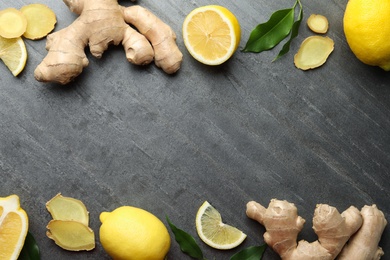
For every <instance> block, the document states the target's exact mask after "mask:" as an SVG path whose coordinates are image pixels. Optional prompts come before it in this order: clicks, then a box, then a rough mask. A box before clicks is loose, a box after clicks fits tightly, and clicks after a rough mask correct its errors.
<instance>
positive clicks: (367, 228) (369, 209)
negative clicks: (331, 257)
mask: <svg viewBox="0 0 390 260" xmlns="http://www.w3.org/2000/svg"><path fill="white" fill-rule="evenodd" d="M360 213H361V215H362V218H363V224H362V226H361V227H360V228H359V230H357V232H356V233H355V234H354V235H353V236H352V237H351V239H350V240H349V241H348V243H347V245H346V246H345V247H344V248H343V250H342V252H341V253H340V256H339V259H341V260H348V259H356V260H364V259H380V257H381V256H382V255H383V254H384V252H383V250H382V248H380V247H379V246H378V245H379V241H380V238H381V236H382V233H383V231H384V229H385V227H386V225H387V220H386V218H385V216H384V214H383V212H382V211H381V210H379V209H378V207H377V206H376V205H375V204H374V205H372V206H367V205H366V206H364V207H363V208H362V209H361V211H360Z"/></svg>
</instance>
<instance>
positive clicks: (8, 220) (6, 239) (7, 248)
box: [0, 195, 28, 259]
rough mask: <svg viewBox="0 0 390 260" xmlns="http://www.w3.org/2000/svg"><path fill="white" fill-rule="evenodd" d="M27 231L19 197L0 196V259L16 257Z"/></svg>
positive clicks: (26, 218)
mask: <svg viewBox="0 0 390 260" xmlns="http://www.w3.org/2000/svg"><path fill="white" fill-rule="evenodd" d="M27 231H28V217H27V214H26V212H25V211H24V210H23V209H22V208H21V207H20V202H19V197H18V196H17V195H11V196H8V197H5V198H0V259H17V258H18V256H19V254H20V251H21V250H22V248H23V245H24V240H25V239H26V236H27Z"/></svg>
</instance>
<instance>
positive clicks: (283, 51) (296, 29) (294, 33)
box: [274, 0, 303, 61]
mask: <svg viewBox="0 0 390 260" xmlns="http://www.w3.org/2000/svg"><path fill="white" fill-rule="evenodd" d="M298 3H299V14H298V18H297V20H296V21H295V22H294V24H293V26H292V29H291V36H290V39H289V40H288V41H287V42H286V43H285V44H284V45H283V48H282V49H281V50H280V52H279V54H278V56H276V58H275V59H274V61H275V60H277V59H279V58H280V57H282V56H283V55H284V54H286V53H287V52H288V51H289V50H290V44H291V42H292V40H293V39H294V38H296V37H297V36H298V33H299V27H300V25H301V22H302V18H303V8H302V5H301V2H300V1H299V0H298Z"/></svg>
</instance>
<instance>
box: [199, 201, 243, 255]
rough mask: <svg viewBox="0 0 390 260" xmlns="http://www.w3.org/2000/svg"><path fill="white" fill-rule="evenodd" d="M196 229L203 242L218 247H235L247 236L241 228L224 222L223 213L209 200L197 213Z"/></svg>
mask: <svg viewBox="0 0 390 260" xmlns="http://www.w3.org/2000/svg"><path fill="white" fill-rule="evenodd" d="M196 230H197V232H198V235H199V237H200V239H201V240H202V241H203V242H205V243H206V244H207V245H209V246H211V247H213V248H216V249H232V248H235V247H237V246H238V245H240V244H241V243H242V242H243V241H244V240H245V238H246V235H245V234H244V233H243V232H242V231H241V230H239V229H237V228H235V227H233V226H230V225H227V224H224V223H223V222H222V218H221V214H220V213H219V212H218V211H217V210H216V209H215V208H214V207H213V206H211V205H210V203H208V202H207V201H205V202H204V203H203V204H202V206H201V207H200V208H199V210H198V212H197V214H196Z"/></svg>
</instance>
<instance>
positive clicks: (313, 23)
mask: <svg viewBox="0 0 390 260" xmlns="http://www.w3.org/2000/svg"><path fill="white" fill-rule="evenodd" d="M307 26H309V28H310V30H312V31H313V32H315V33H326V32H327V31H328V28H329V23H328V19H327V18H326V17H325V16H323V15H320V14H312V15H310V16H309V18H308V19H307Z"/></svg>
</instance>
